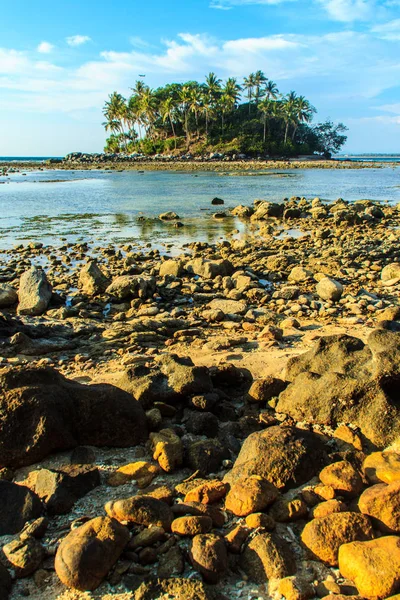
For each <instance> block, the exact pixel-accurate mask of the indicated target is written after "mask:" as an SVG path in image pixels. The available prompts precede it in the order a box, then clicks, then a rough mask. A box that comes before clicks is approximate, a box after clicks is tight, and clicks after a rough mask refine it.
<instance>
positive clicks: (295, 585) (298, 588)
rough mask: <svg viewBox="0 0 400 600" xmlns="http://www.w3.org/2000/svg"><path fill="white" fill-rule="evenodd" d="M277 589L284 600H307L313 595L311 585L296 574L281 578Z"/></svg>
mask: <svg viewBox="0 0 400 600" xmlns="http://www.w3.org/2000/svg"><path fill="white" fill-rule="evenodd" d="M278 591H279V593H280V594H281V595H282V596H284V597H285V598H286V600H308V599H309V598H313V597H314V595H315V593H314V588H313V586H312V585H311V584H310V583H309V582H308V581H306V580H305V579H304V578H302V577H299V576H298V575H294V576H292V577H285V578H284V579H281V580H280V582H279V586H278Z"/></svg>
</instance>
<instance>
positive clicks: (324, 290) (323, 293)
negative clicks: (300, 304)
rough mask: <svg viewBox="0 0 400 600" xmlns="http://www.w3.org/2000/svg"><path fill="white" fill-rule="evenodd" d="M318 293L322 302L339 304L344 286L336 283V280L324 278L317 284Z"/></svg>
mask: <svg viewBox="0 0 400 600" xmlns="http://www.w3.org/2000/svg"><path fill="white" fill-rule="evenodd" d="M316 291H317V294H318V296H319V297H320V298H322V300H328V301H329V302H337V301H338V300H340V298H341V297H342V294H343V286H342V284H341V283H339V282H338V281H335V279H330V277H324V278H323V279H321V280H320V281H319V282H318V283H317V287H316Z"/></svg>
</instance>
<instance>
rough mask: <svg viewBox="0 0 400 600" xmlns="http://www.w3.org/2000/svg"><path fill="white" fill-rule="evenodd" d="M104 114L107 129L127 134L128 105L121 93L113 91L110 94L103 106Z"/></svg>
mask: <svg viewBox="0 0 400 600" xmlns="http://www.w3.org/2000/svg"><path fill="white" fill-rule="evenodd" d="M103 114H104V116H105V118H106V122H105V123H104V124H103V125H104V127H105V128H106V130H109V131H112V132H114V133H116V132H117V131H119V132H120V133H121V134H122V135H125V130H124V123H125V121H126V118H127V105H126V100H125V98H124V97H123V96H122V95H121V94H118V92H113V93H112V94H110V95H109V97H108V100H107V101H106V103H105V105H104V108H103ZM125 150H126V143H125Z"/></svg>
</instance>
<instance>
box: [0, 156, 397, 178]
mask: <svg viewBox="0 0 400 600" xmlns="http://www.w3.org/2000/svg"><path fill="white" fill-rule="evenodd" d="M398 166H399V163H396V162H364V161H351V160H335V159H332V160H326V159H321V160H318V159H317V160H305V159H281V160H258V159H238V160H233V159H231V160H210V159H196V158H194V159H173V160H171V159H156V158H153V159H151V158H145V159H125V160H124V159H118V160H98V161H97V160H92V161H81V160H76V161H73V160H68V161H67V160H62V161H60V162H56V161H54V162H50V161H46V162H44V163H35V162H32V161H21V162H15V161H13V162H2V163H0V174H1V172H2V171H4V172H7V171H11V170H14V171H15V170H21V169H24V170H37V169H46V170H60V169H61V170H68V171H70V170H78V169H79V170H85V171H87V170H99V169H102V170H113V171H120V170H124V171H125V170H126V171H220V172H226V171H262V170H266V169H382V168H385V167H392V168H394V167H398Z"/></svg>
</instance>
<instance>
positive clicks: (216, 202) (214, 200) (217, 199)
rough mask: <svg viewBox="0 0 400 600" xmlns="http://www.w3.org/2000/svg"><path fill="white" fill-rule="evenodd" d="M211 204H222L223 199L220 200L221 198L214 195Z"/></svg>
mask: <svg viewBox="0 0 400 600" xmlns="http://www.w3.org/2000/svg"><path fill="white" fill-rule="evenodd" d="M211 204H212V205H213V206H218V205H221V204H224V201H223V200H222V198H217V197H215V198H213V199H212V200H211Z"/></svg>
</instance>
